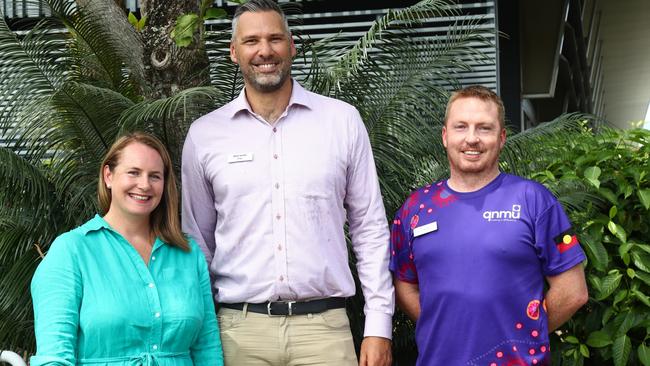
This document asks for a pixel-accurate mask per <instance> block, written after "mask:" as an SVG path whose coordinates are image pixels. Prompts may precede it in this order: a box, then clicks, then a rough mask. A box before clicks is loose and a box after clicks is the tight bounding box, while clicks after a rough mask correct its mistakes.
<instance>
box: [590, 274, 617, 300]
mask: <svg viewBox="0 0 650 366" xmlns="http://www.w3.org/2000/svg"><path fill="white" fill-rule="evenodd" d="M621 278H623V275H622V274H620V273H618V272H615V273H611V274H609V275H607V276H605V278H603V280H602V283H601V286H602V288H601V292H600V293H598V294H597V296H596V300H598V301H600V300H604V299H606V298H607V297H609V295H611V294H612V293H613V292H614V291H615V290H616V289H617V288H618V285H619V284H620V283H621Z"/></svg>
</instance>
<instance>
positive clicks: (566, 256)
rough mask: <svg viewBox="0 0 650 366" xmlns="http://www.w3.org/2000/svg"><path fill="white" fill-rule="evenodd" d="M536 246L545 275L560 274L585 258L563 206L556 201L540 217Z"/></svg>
mask: <svg viewBox="0 0 650 366" xmlns="http://www.w3.org/2000/svg"><path fill="white" fill-rule="evenodd" d="M535 230H536V232H535V239H536V240H535V241H536V243H535V246H536V247H537V252H538V255H539V256H540V260H541V262H542V267H543V271H544V275H545V276H553V275H557V274H560V273H562V272H564V271H566V270H568V269H570V268H571V267H573V266H575V265H577V264H578V263H580V262H582V261H583V260H585V255H584V252H583V251H582V248H580V242H579V241H578V237H577V236H576V234H575V231H574V230H573V228H572V227H571V223H570V221H569V219H568V217H567V216H566V213H565V212H564V209H563V208H562V205H561V204H560V203H559V202H557V201H555V202H554V203H553V204H552V205H550V206H549V207H548V208H547V209H546V210H545V211H544V212H543V213H542V214H541V215H540V216H539V218H538V221H537V227H536V228H535Z"/></svg>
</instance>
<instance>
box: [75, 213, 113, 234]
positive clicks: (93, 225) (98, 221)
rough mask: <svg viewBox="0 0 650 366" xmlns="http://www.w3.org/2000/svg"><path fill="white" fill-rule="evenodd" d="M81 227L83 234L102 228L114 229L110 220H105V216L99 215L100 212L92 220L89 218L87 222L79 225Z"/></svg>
mask: <svg viewBox="0 0 650 366" xmlns="http://www.w3.org/2000/svg"><path fill="white" fill-rule="evenodd" d="M79 229H80V230H81V233H82V234H83V235H86V234H88V233H89V232H91V231H97V230H101V229H109V230H112V229H111V226H110V225H109V224H108V222H106V220H104V218H103V217H101V216H99V214H95V217H93V218H92V219H91V220H89V221H88V222H86V223H85V224H83V225H81V226H80V227H79Z"/></svg>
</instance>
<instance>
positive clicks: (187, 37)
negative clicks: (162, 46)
mask: <svg viewBox="0 0 650 366" xmlns="http://www.w3.org/2000/svg"><path fill="white" fill-rule="evenodd" d="M198 21H199V16H198V15H196V14H194V13H189V14H183V15H181V16H179V17H178V18H177V19H176V25H175V26H174V29H173V30H172V32H171V37H172V39H173V40H174V42H175V43H176V45H177V46H179V47H187V46H189V45H190V44H191V43H192V40H193V39H194V32H195V31H196V29H197V28H198V26H199V23H198Z"/></svg>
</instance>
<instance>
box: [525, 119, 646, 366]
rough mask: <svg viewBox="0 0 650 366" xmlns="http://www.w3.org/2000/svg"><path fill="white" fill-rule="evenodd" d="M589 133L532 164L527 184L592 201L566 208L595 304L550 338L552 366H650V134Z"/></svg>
mask: <svg viewBox="0 0 650 366" xmlns="http://www.w3.org/2000/svg"><path fill="white" fill-rule="evenodd" d="M587 126H588V125H587V124H586V123H585V124H583V126H582V129H581V131H579V132H578V133H577V134H575V135H573V134H572V135H571V136H569V137H568V138H557V139H551V140H550V141H548V143H547V145H546V146H544V147H543V151H542V150H540V154H538V158H537V159H535V161H531V162H530V163H531V164H534V165H535V167H536V169H535V173H533V174H531V175H530V178H532V179H535V180H537V181H540V182H542V183H543V184H545V185H546V186H547V187H549V188H550V189H551V190H554V191H556V192H557V191H559V192H562V191H563V189H566V187H581V188H578V189H583V190H584V192H581V193H586V194H588V195H590V199H589V202H590V203H589V204H587V205H586V207H585V206H583V207H581V208H580V209H575V208H572V207H567V211H568V212H569V215H570V216H571V219H572V221H573V223H574V226H575V227H576V229H577V231H578V233H579V238H580V241H581V243H582V245H583V248H584V250H585V252H586V253H587V257H588V261H587V266H586V275H587V281H588V285H589V297H590V300H589V303H588V304H587V305H586V306H585V307H583V308H582V309H581V310H580V311H579V312H578V313H577V314H576V315H575V316H574V317H573V318H572V320H571V321H569V322H568V323H567V324H565V325H564V326H563V327H562V329H561V331H560V332H558V334H556V335H555V336H553V337H552V341H551V344H552V346H551V348H552V349H553V350H554V352H553V357H554V359H553V365H583V364H584V365H646V366H650V346H648V344H649V342H648V339H649V338H650V297H649V296H648V295H649V294H650V211H649V208H650V162H649V157H650V146H649V142H650V131H647V130H642V129H632V130H618V129H612V128H602V129H601V130H600V131H599V132H598V133H593V131H591V130H590V129H589V128H588V127H587ZM574 189H575V188H574ZM558 196H560V198H561V197H562V195H561V194H559V195H558Z"/></svg>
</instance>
